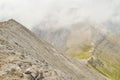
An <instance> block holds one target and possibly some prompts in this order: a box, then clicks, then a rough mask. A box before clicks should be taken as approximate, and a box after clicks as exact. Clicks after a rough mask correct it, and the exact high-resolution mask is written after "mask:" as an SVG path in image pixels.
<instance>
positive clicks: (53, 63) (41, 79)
mask: <svg viewBox="0 0 120 80" xmlns="http://www.w3.org/2000/svg"><path fill="white" fill-rule="evenodd" d="M14 79H16V80H107V79H106V77H104V76H102V75H101V74H99V73H97V72H96V71H93V70H91V69H89V68H88V67H87V65H85V64H83V63H82V62H81V61H79V60H76V59H72V58H70V57H68V56H66V55H65V54H63V53H61V52H60V51H59V50H57V49H55V48H54V47H53V46H52V45H50V44H49V43H47V42H46V41H44V40H41V39H39V38H38V37H37V36H35V35H34V34H33V33H32V32H31V31H29V30H28V29H26V28H25V27H24V26H23V25H21V24H19V23H18V22H16V21H15V20H9V21H6V22H1V23H0V80H14Z"/></svg>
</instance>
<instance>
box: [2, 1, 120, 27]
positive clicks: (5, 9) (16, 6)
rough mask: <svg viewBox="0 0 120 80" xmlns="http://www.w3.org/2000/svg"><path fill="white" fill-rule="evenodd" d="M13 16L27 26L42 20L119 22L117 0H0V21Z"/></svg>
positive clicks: (64, 23) (61, 22)
mask: <svg viewBox="0 0 120 80" xmlns="http://www.w3.org/2000/svg"><path fill="white" fill-rule="evenodd" d="M11 18H13V19H15V20H17V21H19V22H20V23H22V24H23V25H25V26H26V27H28V28H31V27H32V26H35V25H38V24H40V23H41V22H42V21H44V20H45V19H48V18H50V20H53V21H57V22H59V24H63V25H67V24H70V23H75V22H81V21H85V20H88V21H91V22H95V23H104V22H106V21H108V20H111V21H113V22H114V23H116V24H117V23H120V0H0V21H4V20H8V19H11Z"/></svg>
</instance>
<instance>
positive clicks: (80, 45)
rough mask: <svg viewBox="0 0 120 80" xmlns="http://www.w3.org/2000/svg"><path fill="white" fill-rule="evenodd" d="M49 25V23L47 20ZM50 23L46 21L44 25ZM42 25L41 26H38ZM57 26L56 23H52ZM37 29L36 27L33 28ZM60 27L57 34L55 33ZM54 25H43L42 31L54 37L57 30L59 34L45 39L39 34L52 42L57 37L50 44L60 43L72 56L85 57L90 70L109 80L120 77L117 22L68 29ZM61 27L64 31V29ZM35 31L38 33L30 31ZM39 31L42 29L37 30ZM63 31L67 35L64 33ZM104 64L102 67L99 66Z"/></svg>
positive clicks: (118, 29) (78, 24)
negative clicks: (54, 26) (53, 28)
mask: <svg viewBox="0 0 120 80" xmlns="http://www.w3.org/2000/svg"><path fill="white" fill-rule="evenodd" d="M51 24H52V23H51ZM49 26H51V25H49V24H48V27H49ZM40 27H43V26H40ZM56 27H57V26H56ZM33 29H36V30H39V28H38V26H37V27H35V28H33ZM59 30H60V33H59ZM62 30H63V31H61V28H58V29H57V30H56V31H52V29H51V30H50V29H49V30H48V29H47V28H45V30H44V31H45V32H48V31H51V33H52V34H51V35H52V36H55V35H56V33H57V32H58V33H59V35H60V36H64V35H66V36H64V38H63V37H59V36H57V37H51V35H49V34H47V33H46V34H45V36H47V35H49V39H46V38H44V36H41V35H39V36H40V37H41V38H44V39H45V40H46V41H48V42H49V41H50V42H51V43H54V42H55V40H59V41H58V42H57V43H54V45H56V46H59V45H60V44H63V47H60V48H61V49H62V48H63V50H64V51H65V52H66V53H67V54H69V55H71V56H72V57H75V58H78V59H80V60H81V59H82V60H86V61H88V63H89V59H90V65H91V66H92V68H93V69H95V70H97V71H98V72H100V73H101V74H103V75H105V76H107V77H109V78H110V79H112V80H119V79H120V57H119V56H120V50H119V48H120V36H119V35H120V32H119V31H120V28H119V25H115V24H112V23H108V24H90V23H87V22H86V23H85V22H83V23H76V24H72V25H70V26H69V28H63V27H62ZM64 30H65V31H66V32H64ZM33 32H35V33H36V34H38V33H39V31H38V32H36V31H34V30H33ZM40 33H41V34H42V33H43V31H42V30H41V31H40ZM66 33H67V34H66ZM103 65H104V66H103Z"/></svg>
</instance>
